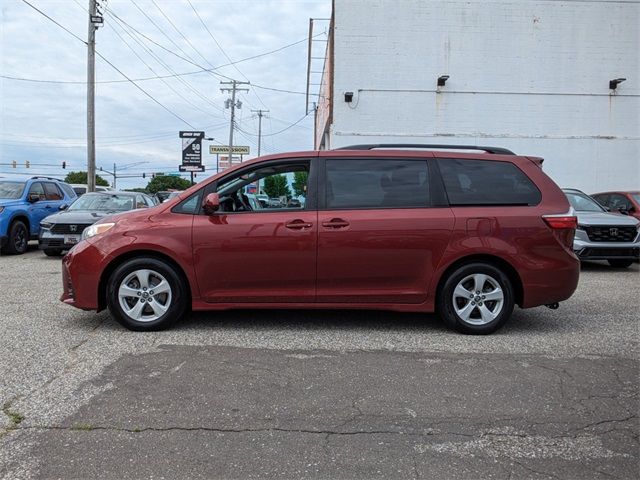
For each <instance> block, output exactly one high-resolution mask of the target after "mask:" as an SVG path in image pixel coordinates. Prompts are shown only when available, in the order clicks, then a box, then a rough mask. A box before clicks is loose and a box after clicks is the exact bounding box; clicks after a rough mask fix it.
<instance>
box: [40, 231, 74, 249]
mask: <svg viewBox="0 0 640 480" xmlns="http://www.w3.org/2000/svg"><path fill="white" fill-rule="evenodd" d="M81 238H82V236H81V235H63V234H60V233H51V231H50V230H45V229H43V228H41V229H40V235H38V246H39V247H40V250H49V249H62V250H69V249H70V248H71V247H73V246H74V245H76V244H77V243H79V242H80V240H81Z"/></svg>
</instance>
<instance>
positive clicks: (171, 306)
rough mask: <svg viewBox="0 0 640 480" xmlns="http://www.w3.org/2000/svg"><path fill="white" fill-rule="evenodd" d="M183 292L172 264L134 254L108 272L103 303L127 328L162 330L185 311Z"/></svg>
mask: <svg viewBox="0 0 640 480" xmlns="http://www.w3.org/2000/svg"><path fill="white" fill-rule="evenodd" d="M185 292H186V289H185V285H184V283H183V281H182V279H181V278H180V275H179V274H178V273H177V272H176V271H175V269H174V267H173V266H171V265H170V264H168V263H166V262H164V261H162V260H159V259H156V258H136V259H132V260H128V261H126V262H124V263H123V264H122V265H120V266H119V267H118V268H116V270H115V271H114V272H113V273H112V274H111V277H110V279H109V282H108V285H107V303H108V307H109V311H110V312H111V314H112V315H113V316H114V317H115V318H116V320H117V321H118V322H119V323H120V324H121V325H123V326H124V327H126V328H128V329H129V330H135V331H151V330H162V329H164V328H167V327H169V326H171V325H173V324H174V323H175V322H176V321H177V320H178V319H180V317H181V316H182V315H183V313H184V312H185V310H186V302H187V299H186V297H185Z"/></svg>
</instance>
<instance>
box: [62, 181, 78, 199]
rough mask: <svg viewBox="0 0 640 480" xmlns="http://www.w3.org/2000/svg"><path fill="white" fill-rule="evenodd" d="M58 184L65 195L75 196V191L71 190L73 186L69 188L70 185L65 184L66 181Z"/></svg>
mask: <svg viewBox="0 0 640 480" xmlns="http://www.w3.org/2000/svg"><path fill="white" fill-rule="evenodd" d="M58 186H59V187H60V188H62V190H64V193H65V194H66V195H67V197H69V198H75V197H76V192H74V191H73V188H71V185H67V184H66V183H60V184H58Z"/></svg>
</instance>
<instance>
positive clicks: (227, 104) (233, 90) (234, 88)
mask: <svg viewBox="0 0 640 480" xmlns="http://www.w3.org/2000/svg"><path fill="white" fill-rule="evenodd" d="M248 84H249V82H239V81H237V80H231V81H229V82H220V85H231V87H222V88H221V89H220V91H221V92H223V93H224V92H231V98H230V99H227V100H226V101H225V102H224V103H225V107H226V108H231V123H230V126H229V166H231V165H232V161H233V128H234V123H233V122H234V121H235V115H236V107H238V108H242V102H241V101H239V100H238V101H237V102H236V91H240V92H248V91H249V89H248V88H238V85H248Z"/></svg>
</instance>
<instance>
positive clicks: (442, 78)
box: [438, 75, 449, 87]
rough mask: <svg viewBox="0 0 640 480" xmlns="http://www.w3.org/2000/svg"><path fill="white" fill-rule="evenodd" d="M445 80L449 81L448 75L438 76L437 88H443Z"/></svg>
mask: <svg viewBox="0 0 640 480" xmlns="http://www.w3.org/2000/svg"><path fill="white" fill-rule="evenodd" d="M447 80H449V75H440V76H439V77H438V86H439V87H444V84H445V83H447Z"/></svg>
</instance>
